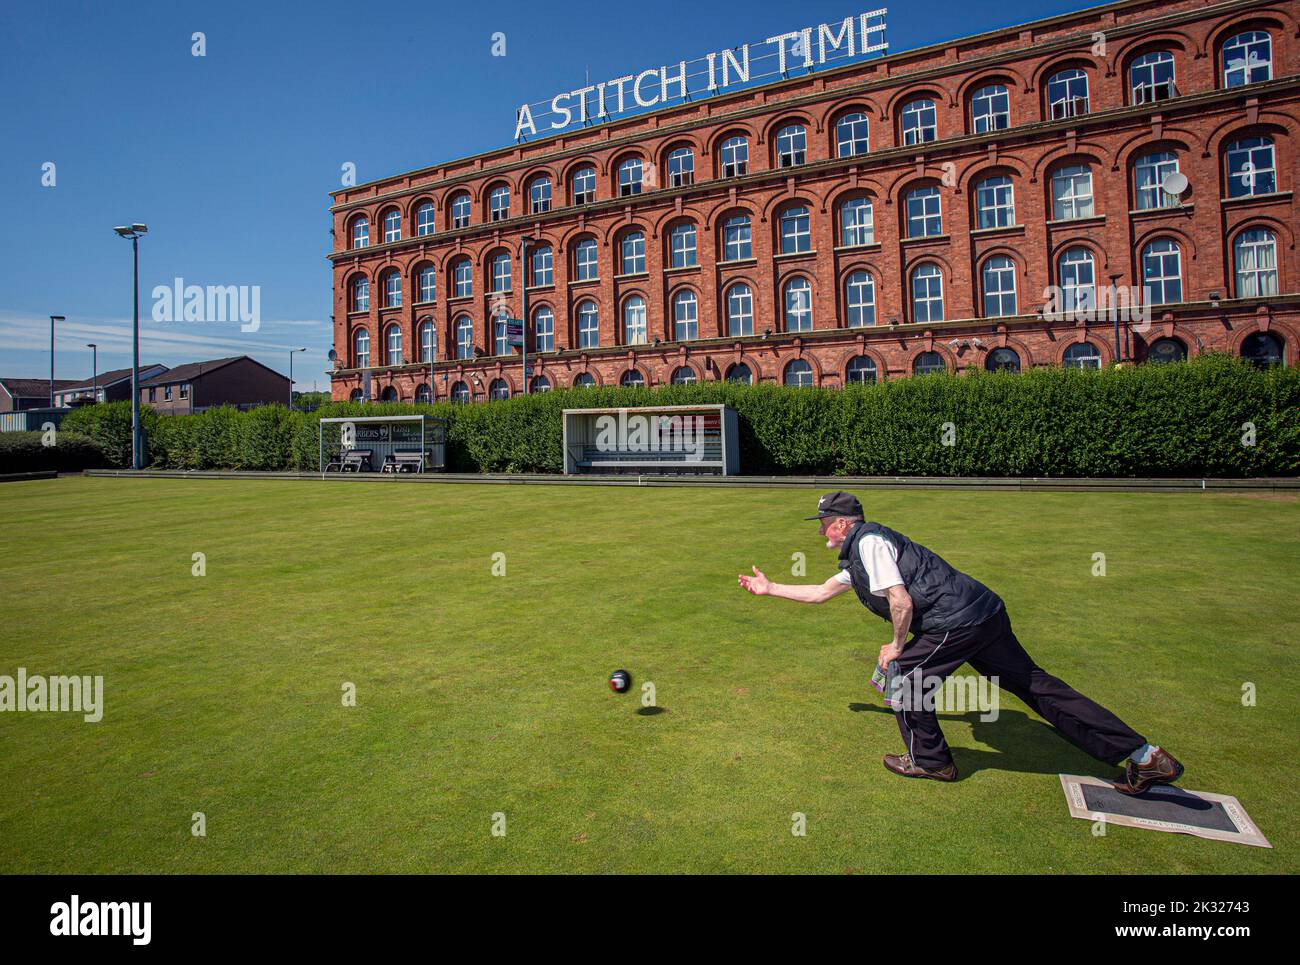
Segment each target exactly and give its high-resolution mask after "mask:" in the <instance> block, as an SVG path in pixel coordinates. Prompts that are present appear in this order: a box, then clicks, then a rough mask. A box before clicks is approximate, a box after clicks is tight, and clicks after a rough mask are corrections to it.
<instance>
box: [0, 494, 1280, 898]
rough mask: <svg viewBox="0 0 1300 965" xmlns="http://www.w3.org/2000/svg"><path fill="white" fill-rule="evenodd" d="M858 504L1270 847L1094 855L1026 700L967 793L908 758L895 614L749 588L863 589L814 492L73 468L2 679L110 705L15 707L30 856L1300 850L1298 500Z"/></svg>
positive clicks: (248, 862) (1032, 498) (733, 865)
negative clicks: (746, 583) (899, 708)
mask: <svg viewBox="0 0 1300 965" xmlns="http://www.w3.org/2000/svg"><path fill="white" fill-rule="evenodd" d="M860 495H862V496H863V497H864V502H865V504H866V506H867V511H868V514H869V515H870V516H872V517H874V518H876V519H879V520H880V521H882V522H885V523H887V524H888V525H891V526H894V527H896V528H897V529H900V530H901V531H903V532H905V533H907V534H908V535H909V536H911V537H913V538H914V539H917V540H918V541H920V542H923V543H925V544H927V545H928V546H930V547H931V548H932V549H935V550H936V551H938V552H940V553H941V554H942V555H944V556H945V557H947V558H948V559H949V560H950V561H951V562H953V563H954V564H955V565H957V566H959V567H960V568H962V569H964V570H966V571H968V572H970V573H971V574H973V575H974V576H976V577H977V578H979V579H981V580H983V581H984V582H986V583H988V584H990V585H991V586H992V587H993V588H994V589H995V590H997V591H998V592H999V593H1001V594H1002V596H1003V597H1004V598H1005V599H1006V600H1007V603H1008V607H1009V610H1010V613H1011V616H1012V619H1013V621H1014V622H1015V625H1016V629H1017V632H1018V635H1019V636H1020V638H1021V640H1022V641H1023V642H1024V643H1025V645H1026V647H1027V649H1028V650H1029V651H1030V653H1031V654H1032V655H1033V656H1034V657H1035V658H1036V659H1037V661H1038V662H1039V663H1040V664H1042V665H1043V666H1044V667H1046V668H1047V669H1048V670H1050V671H1051V672H1053V673H1055V674H1056V675H1057V676H1060V677H1063V678H1064V679H1065V680H1067V681H1069V682H1070V683H1072V684H1073V685H1074V686H1076V687H1078V688H1079V689H1080V690H1082V691H1083V692H1085V693H1087V694H1088V695H1090V696H1092V697H1093V698H1095V699H1096V700H1098V701H1099V702H1101V703H1102V704H1104V705H1106V706H1108V707H1109V708H1110V709H1112V710H1114V711H1115V712H1116V713H1118V714H1119V715H1120V716H1121V717H1123V718H1125V719H1126V720H1127V721H1129V722H1130V723H1131V724H1132V725H1133V726H1134V727H1136V728H1137V729H1138V730H1139V731H1142V732H1143V733H1145V734H1147V736H1149V737H1150V738H1151V739H1152V740H1153V741H1155V742H1158V743H1161V744H1163V745H1165V746H1167V747H1169V748H1170V749H1171V750H1172V751H1173V752H1174V753H1175V754H1177V755H1178V756H1179V757H1180V758H1181V759H1182V760H1183V762H1184V763H1185V764H1186V765H1187V773H1186V776H1185V778H1184V782H1185V786H1186V787H1188V788H1192V789H1200V790H1208V791H1219V792H1223V793H1229V794H1235V795H1236V796H1237V797H1239V798H1240V800H1241V801H1242V803H1243V804H1244V805H1245V806H1246V808H1247V809H1248V810H1249V812H1250V814H1251V816H1252V817H1253V818H1254V819H1255V820H1256V821H1257V822H1258V823H1259V825H1260V828H1261V830H1262V831H1263V832H1264V834H1265V835H1266V836H1267V837H1268V838H1269V839H1270V840H1271V841H1272V843H1273V845H1274V850H1265V849H1256V848H1247V847H1241V846H1235V845H1228V844H1221V843H1216V842H1210V841H1204V840H1199V839H1195V838H1189V837H1182V836H1179V835H1172V834H1160V833H1155V832H1151V831H1141V830H1135V829H1127V828H1111V829H1110V830H1109V832H1108V833H1107V834H1106V835H1105V836H1104V837H1095V836H1094V835H1093V834H1092V827H1091V824H1090V823H1089V822H1086V821H1080V820H1074V819H1071V818H1069V816H1068V813H1067V810H1066V806H1065V802H1064V799H1063V796H1062V793H1061V789H1060V784H1059V781H1058V779H1057V776H1056V775H1057V774H1058V773H1059V772H1063V771H1064V772H1073V773H1084V774H1099V775H1102V776H1109V775H1110V774H1112V773H1114V772H1112V771H1111V770H1110V769H1109V768H1107V767H1106V766H1105V765H1102V764H1099V763H1097V762H1095V761H1093V760H1092V759H1091V758H1090V757H1088V756H1087V755H1085V754H1084V753H1083V752H1081V751H1078V750H1076V749H1075V748H1074V747H1073V746H1071V745H1070V744H1068V743H1066V742H1065V741H1064V740H1063V739H1061V738H1059V737H1057V736H1056V735H1055V733H1054V732H1053V731H1051V730H1050V729H1049V728H1048V727H1047V726H1046V725H1045V724H1043V723H1042V722H1041V721H1040V720H1039V719H1038V718H1037V717H1035V716H1033V715H1032V714H1031V713H1029V712H1027V711H1026V710H1025V708H1024V706H1023V705H1022V704H1020V703H1019V702H1018V701H1016V700H1015V698H1013V697H1011V696H1010V695H1004V696H1003V702H1002V717H1001V719H1000V720H998V721H996V722H992V723H981V722H979V721H978V720H976V719H975V718H974V716H973V715H972V716H969V717H963V718H957V719H953V720H951V721H950V722H948V723H946V724H945V729H946V733H947V736H948V740H949V743H950V744H951V745H952V746H953V749H954V750H953V752H954V755H955V757H956V761H957V765H958V767H959V768H960V770H961V772H962V779H961V780H960V781H959V782H957V783H955V784H951V785H942V784H937V783H934V782H929V781H907V780H904V779H902V778H898V777H895V776H893V775H891V774H889V773H887V772H886V771H885V770H884V769H883V768H882V767H881V764H880V757H881V755H882V754H883V753H885V752H889V751H897V750H899V749H900V748H901V742H900V740H899V737H898V733H897V729H896V727H895V724H894V721H893V718H892V716H891V715H889V714H887V713H883V712H882V711H881V703H880V700H879V698H878V697H877V696H876V695H875V692H874V691H872V690H871V689H870V688H869V686H868V684H867V678H868V675H869V672H870V668H871V664H872V661H873V658H874V654H875V652H876V650H877V649H878V647H879V646H880V644H881V643H882V642H884V641H885V639H886V637H887V628H886V625H885V624H884V623H883V622H881V621H879V620H877V619H876V618H875V617H873V616H871V615H870V614H868V613H867V611H865V610H864V609H862V607H861V606H860V605H859V604H858V603H857V601H856V600H855V599H854V598H853V596H852V594H846V595H844V596H841V597H839V598H838V599H836V600H834V601H832V602H831V603H829V604H826V605H824V606H821V607H811V606H800V605H797V604H793V603H787V602H784V601H779V600H770V599H756V598H753V597H750V596H748V595H747V594H745V593H743V592H742V591H741V590H739V589H738V588H737V586H736V581H735V576H736V573H737V572H739V571H740V570H741V569H742V568H747V567H748V565H749V564H750V563H757V564H758V565H759V566H760V567H762V568H764V569H765V570H766V571H767V572H768V574H769V575H770V576H772V577H774V578H776V579H785V580H787V581H792V582H798V581H799V580H795V579H794V578H793V577H791V575H790V567H791V565H792V564H791V556H792V554H794V553H804V554H806V556H807V561H808V575H807V577H806V580H807V581H810V582H811V581H816V582H820V581H821V580H824V579H825V578H826V577H827V576H829V575H830V574H831V573H832V572H834V569H835V557H834V554H832V553H831V552H830V551H828V550H827V549H826V548H825V545H824V543H823V542H821V541H820V539H819V538H818V536H817V533H816V528H815V524H813V523H806V522H803V521H802V520H801V518H800V517H802V516H805V515H807V514H808V512H810V511H811V510H810V507H811V505H812V503H813V502H815V497H816V494H815V493H812V492H811V491H782V490H753V491H747V490H694V489H670V488H653V489H640V490H638V489H633V488H599V487H551V486H490V485H483V486H468V485H419V484H412V485H406V484H400V485H392V484H381V483H373V484H371V483H327V484H322V483H319V482H315V481H309V482H291V481H284V482H270V481H267V482H262V481H210V480H203V481H200V480H164V479H151V480H130V479H108V478H104V479H88V478H63V479H58V480H51V481H41V482H23V483H7V484H3V485H0V513H2V514H3V519H4V526H3V530H0V533H2V535H0V579H2V580H3V583H2V585H3V587H4V605H3V614H2V616H3V619H2V620H0V627H3V630H2V631H0V635H2V639H0V674H9V675H13V674H15V673H16V671H17V668H18V667H19V666H22V667H26V668H27V670H28V672H29V673H30V674H65V673H69V674H70V673H85V674H103V675H104V677H105V703H106V709H105V713H104V718H103V720H102V721H101V722H100V723H98V724H89V723H84V722H83V721H82V719H81V717H80V715H75V714H49V713H46V714H35V713H24V714H20V713H5V714H0V786H2V787H3V788H4V789H5V793H4V794H3V795H0V871H6V872H15V871H22V872H291V871H292V872H363V871H390V872H425V871H488V872H503V871H594V872H606V871H631V872H665V871H700V872H730V871H734V872H756V871H791V872H834V873H838V872H843V871H857V872H866V873H872V872H984V871H994V872H1055V873H1087V872H1162V873H1201V872H1236V871H1248V872H1288V873H1294V872H1296V871H1297V870H1300V862H1297V861H1296V857H1295V855H1296V848H1297V846H1298V845H1300V823H1298V822H1297V819H1296V817H1295V810H1294V809H1295V804H1296V791H1295V788H1296V779H1297V773H1296V771H1297V768H1296V764H1295V759H1294V758H1293V757H1292V755H1293V754H1294V753H1295V751H1296V747H1297V743H1298V742H1297V731H1298V725H1297V721H1298V720H1300V697H1298V693H1300V674H1297V657H1296V647H1297V646H1298V645H1300V606H1298V604H1297V588H1298V587H1300V554H1298V553H1297V546H1298V545H1300V544H1298V541H1297V537H1298V536H1300V501H1297V500H1296V499H1295V498H1294V497H1272V498H1270V497H1251V496H1237V495H1216V494H1189V495H1145V494H1141V495H1139V494H1099V495H1092V494H1084V495H1080V494H1029V493H993V492H988V493H980V492H971V493H956V492H937V491H928V492H927V491H906V490H893V491H887V492H870V493H862V494H860ZM196 552H202V553H204V554H206V557H207V575H206V576H203V577H195V576H192V575H191V566H192V563H191V556H192V554H194V553H196ZM498 552H501V553H504V554H506V557H505V558H506V574H505V575H504V576H494V575H493V573H492V564H493V554H494V553H498ZM1099 552H1100V553H1105V554H1106V565H1107V575H1105V576H1104V577H1095V576H1093V575H1092V573H1091V571H1092V567H1093V559H1092V557H1093V554H1094V553H1099ZM619 667H624V668H627V669H628V670H630V671H631V673H632V674H633V677H634V680H635V686H634V692H633V693H630V694H626V695H621V696H620V695H615V694H613V693H611V692H610V691H609V689H608V688H607V686H606V684H605V680H606V677H607V676H608V674H609V673H610V672H611V671H612V670H615V669H617V668H619ZM965 672H969V668H967V670H966V671H965ZM647 680H649V681H653V682H654V684H655V686H656V690H657V697H658V704H659V705H660V707H661V708H662V712H661V713H659V714H657V715H644V714H640V713H638V710H639V709H640V706H641V704H640V685H641V683H642V682H643V681H647ZM1246 681H1249V682H1252V683H1253V684H1255V686H1256V688H1257V693H1258V703H1257V706H1254V707H1244V706H1243V705H1242V701H1241V690H1242V684H1243V682H1246ZM345 682H352V683H354V684H355V685H356V691H357V706H355V707H345V706H343V705H342V700H341V688H342V686H343V684H344V683H345ZM196 811H202V812H203V813H204V814H205V815H206V821H207V836H206V837H204V838H196V837H194V836H192V835H191V833H190V827H191V815H192V814H193V813H194V812H196ZM496 812H504V813H505V815H506V832H507V833H506V834H505V836H504V837H494V836H493V835H492V834H491V827H492V816H493V814H494V813H496ZM794 812H802V813H803V814H805V815H806V816H807V834H806V836H803V837H796V836H794V835H792V834H791V815H792V814H793V813H794Z"/></svg>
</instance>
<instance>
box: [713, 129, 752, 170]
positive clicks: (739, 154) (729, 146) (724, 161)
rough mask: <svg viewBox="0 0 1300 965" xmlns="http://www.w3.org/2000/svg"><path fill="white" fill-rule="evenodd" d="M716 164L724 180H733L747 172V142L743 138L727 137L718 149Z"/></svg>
mask: <svg viewBox="0 0 1300 965" xmlns="http://www.w3.org/2000/svg"><path fill="white" fill-rule="evenodd" d="M718 164H719V167H720V168H721V169H722V176H723V177H724V178H735V177H740V175H742V174H745V173H747V172H748V171H749V142H748V141H747V140H745V139H744V138H743V137H729V138H727V139H726V140H725V141H723V142H722V146H721V147H720V148H718Z"/></svg>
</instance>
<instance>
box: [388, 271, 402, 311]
mask: <svg viewBox="0 0 1300 965" xmlns="http://www.w3.org/2000/svg"><path fill="white" fill-rule="evenodd" d="M384 307H385V308H401V307H402V276H401V275H399V274H398V273H397V272H395V271H390V272H389V273H388V274H387V275H385V276H384Z"/></svg>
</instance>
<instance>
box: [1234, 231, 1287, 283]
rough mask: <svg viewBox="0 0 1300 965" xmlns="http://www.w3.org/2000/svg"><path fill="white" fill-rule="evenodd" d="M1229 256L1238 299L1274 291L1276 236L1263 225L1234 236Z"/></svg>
mask: <svg viewBox="0 0 1300 965" xmlns="http://www.w3.org/2000/svg"><path fill="white" fill-rule="evenodd" d="M1232 255H1233V263H1234V265H1235V266H1236V271H1237V297H1238V298H1260V297H1262V296H1265V295H1276V294H1277V236H1276V235H1274V234H1273V232H1271V231H1269V230H1268V229H1266V228H1251V229H1250V230H1248V231H1243V232H1242V233H1241V234H1239V235H1237V240H1236V242H1235V243H1234V244H1233V246H1232Z"/></svg>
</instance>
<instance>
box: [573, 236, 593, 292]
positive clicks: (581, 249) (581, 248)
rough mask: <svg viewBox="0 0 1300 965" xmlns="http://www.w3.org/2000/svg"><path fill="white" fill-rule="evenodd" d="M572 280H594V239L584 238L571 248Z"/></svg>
mask: <svg viewBox="0 0 1300 965" xmlns="http://www.w3.org/2000/svg"><path fill="white" fill-rule="evenodd" d="M573 277H574V281H594V280H595V278H596V241H595V239H594V238H584V239H583V240H582V241H579V242H578V244H577V246H576V247H575V248H574V249H573Z"/></svg>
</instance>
